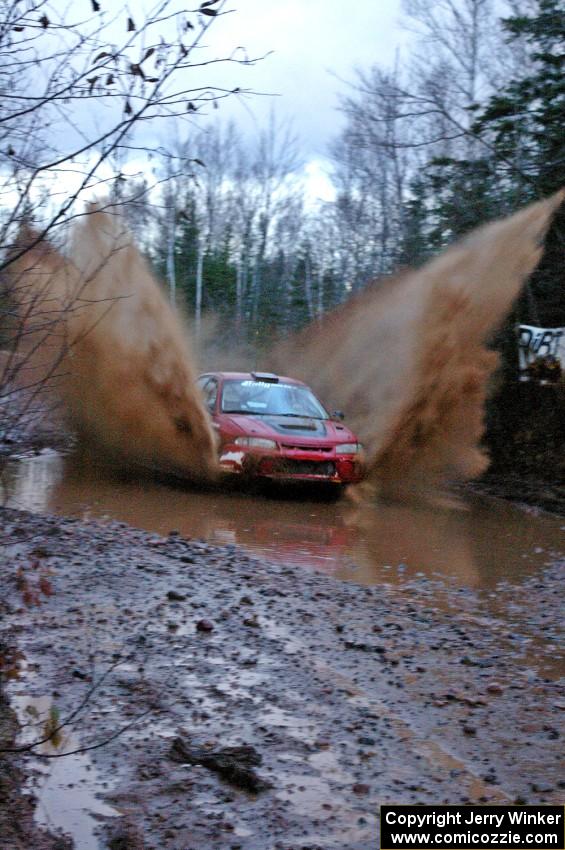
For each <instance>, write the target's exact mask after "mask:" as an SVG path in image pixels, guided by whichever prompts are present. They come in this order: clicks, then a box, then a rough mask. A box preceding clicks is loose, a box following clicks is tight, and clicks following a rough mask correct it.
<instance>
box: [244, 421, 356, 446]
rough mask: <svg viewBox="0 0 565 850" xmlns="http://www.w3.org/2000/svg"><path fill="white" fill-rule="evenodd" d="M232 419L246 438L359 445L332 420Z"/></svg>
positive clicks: (347, 430)
mask: <svg viewBox="0 0 565 850" xmlns="http://www.w3.org/2000/svg"><path fill="white" fill-rule="evenodd" d="M229 419H230V420H231V421H232V422H233V423H234V425H237V427H238V428H240V429H241V431H242V432H243V433H245V434H249V435H254V436H257V437H267V438H269V439H271V440H278V441H279V442H280V441H281V437H283V438H286V439H287V440H288V441H293V440H295V439H299V440H300V442H301V443H304V444H306V443H308V442H309V441H312V442H319V441H320V440H323V441H331V442H336V443H349V442H357V437H356V436H355V435H354V434H353V432H352V431H350V430H349V428H346V426H345V425H342V424H341V423H339V422H333V421H332V420H331V419H310V418H309V417H307V416H304V417H302V416H301V417H298V416H276V415H272V416H250V415H248V414H245V415H239V414H230V416H229Z"/></svg>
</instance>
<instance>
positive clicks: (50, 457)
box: [0, 451, 565, 591]
mask: <svg viewBox="0 0 565 850" xmlns="http://www.w3.org/2000/svg"><path fill="white" fill-rule="evenodd" d="M1 486H3V488H4V493H5V496H4V498H5V499H7V504H8V505H9V506H11V507H15V508H22V509H25V510H30V511H36V512H49V513H55V514H60V515H66V516H73V517H77V518H80V519H89V518H96V519H111V520H117V521H120V522H125V523H127V524H128V525H131V526H133V527H137V528H143V529H145V530H148V531H155V532H157V533H159V534H163V535H166V534H168V533H169V532H170V531H177V532H179V533H180V534H182V535H183V536H185V537H192V538H198V539H204V540H207V541H209V542H211V543H215V544H218V545H224V546H225V545H230V544H237V545H238V546H242V547H243V548H244V549H246V550H247V551H248V552H249V553H251V554H254V555H257V556H260V557H262V558H264V559H266V560H269V561H271V562H275V563H285V564H293V565H295V566H301V567H304V568H306V569H315V570H320V571H322V572H325V573H328V574H330V575H333V576H335V577H336V578H339V579H341V580H345V581H348V580H351V581H355V582H356V583H359V584H365V585H374V584H382V583H387V584H404V583H406V582H407V581H410V580H411V579H413V578H415V577H417V578H421V577H422V576H425V577H428V578H430V579H447V580H450V581H452V582H455V583H456V584H458V585H461V586H465V587H469V588H474V589H477V590H484V591H489V590H490V591H492V590H493V589H494V588H495V587H496V586H497V585H499V584H500V583H501V582H503V583H506V582H509V583H512V584H514V583H516V582H520V581H522V580H524V579H526V578H528V577H530V576H531V575H532V573H535V572H536V571H537V570H539V569H542V568H543V567H544V566H545V565H546V564H548V563H549V562H551V561H552V560H555V558H556V557H559V556H560V555H562V553H563V552H565V520H564V519H563V518H559V517H553V516H550V515H547V514H540V513H538V512H537V511H535V510H529V511H525V510H523V509H519V508H517V507H515V506H513V505H511V504H508V503H506V502H503V501H501V500H496V499H490V498H486V497H480V496H467V497H465V499H464V500H461V502H460V504H459V505H458V506H456V507H453V506H452V507H437V506H435V507H431V506H430V507H425V506H420V507H414V506H409V505H399V504H395V505H378V506H370V507H363V508H358V507H356V506H354V505H352V504H351V503H349V502H348V501H347V500H345V499H344V500H341V501H339V502H337V503H328V502H326V501H319V500H316V499H315V498H314V497H313V496H312V495H311V494H302V497H301V498H297V497H296V495H295V494H293V495H292V496H291V495H290V494H289V495H287V496H285V494H284V493H280V492H277V493H275V494H270V495H269V496H267V497H266V496H264V495H263V496H259V495H252V494H246V493H242V492H216V491H214V492H197V491H194V490H189V489H186V488H184V487H182V486H180V485H177V486H170V485H168V484H162V483H159V482H156V481H153V480H150V479H139V478H137V479H136V478H132V477H127V478H126V477H124V476H122V475H120V474H118V473H116V472H113V471H112V470H111V469H108V468H107V467H102V466H100V467H98V466H94V465H93V463H92V461H90V462H89V463H88V464H87V465H85V464H84V462H81V463H80V464H79V463H77V461H76V460H74V459H73V458H72V457H69V458H63V457H62V456H61V455H59V454H58V453H56V452H54V451H45V452H42V453H40V454H38V455H36V456H34V457H26V458H22V459H21V460H18V461H14V462H12V464H11V465H10V466H9V467H8V469H7V470H6V471H5V474H4V478H3V482H0V487H1ZM309 495H310V497H309ZM304 496H305V498H304Z"/></svg>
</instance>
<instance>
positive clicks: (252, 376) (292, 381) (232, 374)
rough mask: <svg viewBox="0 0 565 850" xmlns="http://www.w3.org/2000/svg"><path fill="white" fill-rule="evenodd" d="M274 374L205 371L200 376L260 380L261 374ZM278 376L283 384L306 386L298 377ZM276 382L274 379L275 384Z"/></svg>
mask: <svg viewBox="0 0 565 850" xmlns="http://www.w3.org/2000/svg"><path fill="white" fill-rule="evenodd" d="M266 374H269V375H270V374H272V373H270V372H269V373H267V372H260V371H257V372H204V373H203V374H202V375H200V376H199V377H201V378H203V377H204V376H205V375H206V376H210V378H219V379H220V380H222V381H225V380H230V381H260V380H261V375H266ZM276 377H277V378H278V382H277V383H281V384H296V385H297V386H306V385H305V384H304V383H303V382H302V381H298V380H297V379H296V378H289V377H287V376H286V375H276ZM274 383H275V382H274V381H273V384H274Z"/></svg>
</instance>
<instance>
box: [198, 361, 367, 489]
mask: <svg viewBox="0 0 565 850" xmlns="http://www.w3.org/2000/svg"><path fill="white" fill-rule="evenodd" d="M198 385H199V387H200V388H201V390H202V392H203V394H204V399H205V403H206V405H207V407H208V410H209V411H210V413H211V415H212V420H213V426H214V428H215V430H216V432H217V434H218V437H219V460H220V469H221V470H222V472H224V473H228V474H232V475H239V476H243V477H247V478H259V479H269V480H272V481H285V482H289V481H290V482H292V481H296V482H310V483H320V484H328V485H333V486H337V487H339V486H340V485H341V486H343V485H346V484H353V483H356V482H358V481H360V480H361V478H362V460H361V445H360V443H359V441H358V439H357V437H356V436H355V434H354V433H353V432H352V431H350V430H349V428H347V427H346V426H345V425H343V424H342V422H341V421H340V418H339V416H338V415H335V416H334V417H333V418H332V416H330V415H329V413H328V412H327V410H326V409H325V408H324V406H323V405H322V404H321V402H320V401H319V400H318V399H317V398H316V396H315V395H314V393H313V392H312V390H310V389H309V387H307V386H306V384H303V383H302V382H301V381H297V380H294V379H293V378H287V377H283V376H280V375H273V374H271V373H266V372H213V373H212V372H210V373H207V374H205V375H201V376H200V378H199V379H198Z"/></svg>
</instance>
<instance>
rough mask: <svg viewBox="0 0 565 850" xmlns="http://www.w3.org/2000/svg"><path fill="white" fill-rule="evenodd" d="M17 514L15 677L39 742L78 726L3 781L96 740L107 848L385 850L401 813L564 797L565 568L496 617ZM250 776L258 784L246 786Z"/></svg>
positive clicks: (11, 603)
mask: <svg viewBox="0 0 565 850" xmlns="http://www.w3.org/2000/svg"><path fill="white" fill-rule="evenodd" d="M0 523H1V525H0V527H1V532H0V541H1V543H2V547H1V550H0V580H1V581H2V587H3V594H2V602H1V605H2V615H3V616H2V622H1V626H0V640H1V641H2V645H3V647H4V651H3V654H2V655H1V656H0V658H1V661H2V667H3V681H4V685H5V686H6V688H7V692H8V695H9V696H10V699H11V700H12V702H13V703H14V705H15V706H17V705H18V704H19V705H20V706H21V705H22V704H23V701H25V699H28V700H30V699H37V700H40V699H44V698H47V699H48V702H49V705H50V709H49V712H48V717H45V716H42V715H40V716H36V714H34V713H33V712H31V713H30V712H29V711H28V714H27V715H26V716H24V717H23V722H24V723H27V724H28V728H27V729H25V728H24V729H23V730H22V731H21V732H20V738H19V740H24V739H25V740H28V741H29V740H38V738H39V737H42V736H43V737H45V732H46V729H49V727H48V726H46V722H47V721H48V720H49V719H50V722H51V727H50V730H51V731H52V728H53V725H55V726H57V725H60V724H61V723H63V724H64V723H65V720H66V719H68V718H69V717H72V721H71V722H70V723H68V724H65V725H64V728H63V729H62V730H60V733H59V734H58V737H57V740H56V741H55V745H54V746H51V749H50V751H49V752H46V751H45V749H44V754H43V757H41V756H38V755H37V750H38V748H34V749H33V750H32V751H31V752H28V753H4V755H3V760H2V769H3V770H14V771H16V770H24V771H26V773H27V774H28V775H30V776H31V780H30V785H29V787H30V788H31V787H33V784H34V781H39V778H38V776H36V772H37V771H39V770H40V769H41V766H42V764H44V763H45V761H46V759H45V755H58V756H60V755H61V753H63V752H67V751H69V748H70V750H71V751H72V750H74V749H81V748H83V749H84V748H88V747H92V749H90V750H88V759H89V767H88V769H89V770H90V771H91V773H92V782H91V785H92V792H93V793H96V794H98V795H102V797H103V801H104V804H105V805H110V806H113V807H115V810H116V811H115V817H109V816H106V815H100V814H99V815H98V816H97V818H96V821H95V822H94V827H93V829H94V832H95V834H96V836H97V840H98V842H99V846H100V847H109V848H118V847H119V848H121V850H128V848H129V849H130V850H134V848H144V850H152V848H154V850H157V848H159V850H161V848H167V850H196V848H199V850H200V849H201V848H210V850H212V848H214V850H224V848H225V850H237V848H245V850H295V848H302V850H306V848H311V850H313V848H324V850H330V848H344V847H347V848H350V850H369V848H376V847H377V846H378V838H377V836H378V812H379V806H380V805H382V804H386V803H408V804H410V803H444V802H445V803H458V802H466V803H488V802H492V803H495V802H496V803H498V802H528V803H537V802H547V803H561V802H562V801H563V797H564V793H565V792H564V779H565V775H564V772H563V762H562V754H563V735H564V734H565V724H564V718H565V682H564V681H563V679H562V678H559V675H560V673H561V672H562V670H563V666H562V663H561V666H560V663H559V652H560V649H561V648H562V631H561V629H562V587H563V579H564V573H565V564H564V563H563V562H558V561H555V562H553V563H552V564H550V565H548V567H547V569H546V570H545V572H544V573H542V574H538V575H536V576H535V577H532V579H531V581H529V580H528V581H526V582H525V583H524V584H522V585H521V586H520V587H519V588H515V587H514V586H513V584H512V582H511V581H509V582H508V583H507V584H504V585H501V586H500V587H499V588H497V590H496V594H497V614H496V615H495V614H494V613H493V611H492V608H491V606H490V601H489V598H488V595H486V596H485V595H484V594H483V595H482V594H481V593H479V592H475V591H472V590H469V589H466V588H460V587H457V586H456V585H455V584H449V583H441V582H440V581H437V582H434V581H431V580H429V579H426V578H425V577H422V578H416V579H414V580H412V581H410V582H407V583H406V584H405V585H403V586H402V587H392V586H381V587H361V586H357V585H355V584H343V583H339V582H337V581H335V580H333V579H332V578H329V577H326V576H324V575H320V574H314V573H309V572H305V571H302V570H301V569H300V568H295V567H285V566H280V565H278V566H277V565H269V564H265V563H263V562H260V561H258V560H256V559H253V558H251V557H248V556H246V555H245V554H243V553H242V552H241V551H240V550H238V549H237V548H236V547H234V546H225V547H216V546H211V545H209V544H207V543H205V542H203V541H198V540H187V539H184V538H182V537H181V536H180V535H178V534H176V533H174V532H171V534H170V535H168V536H167V537H160V536H158V535H155V534H148V533H145V532H141V531H137V530H134V529H132V528H129V527H128V526H125V525H123V524H120V523H115V522H114V523H108V524H104V523H101V522H90V523H89V522H86V523H85V522H79V521H77V520H70V519H61V518H56V517H46V516H34V515H31V514H28V513H24V512H18V511H12V510H7V509H4V510H0ZM501 610H507V612H508V617H506V616H501V614H500V611H501ZM509 622H511V623H512V626H511V627H509ZM8 647H11V649H10V650H8ZM20 719H21V720H22V717H21V718H20ZM71 733H72V734H71ZM26 735H27V737H26ZM2 737H3V747H4V748H6V746H8V747H10V743H9V741H10V736H9V735H3V736H2ZM179 739H180V740H181V741H182V742H183V747H184V751H185V752H188V753H189V754H191V755H190V758H188V759H187V761H185V762H183V761H182V759H181V760H179V759H178V758H175V757H173V756H174V753H175V747H174V746H173V744H174V742H175V741H176V740H179ZM6 742H8V743H7V744H6ZM12 748H13V747H12ZM177 750H178V747H177ZM199 752H200V753H203V755H202V758H201V760H200V761H201V763H200V764H199V763H198V761H199V760H198V757H197V756H198V753H199ZM33 753H36V754H35V755H33ZM226 753H227V756H226ZM195 754H196V755H195ZM238 754H239V756H238ZM242 754H247V756H246V757H247V758H248V762H245V759H244V762H241V761H240V762H238V761H237V759H238V758H243V756H242ZM250 754H251V756H250ZM177 755H178V753H177ZM218 755H219V757H220V759H222V758H223V759H224V761H225V758H226V757H227V758H229V759H232V760H233V759H235V762H233V761H232V762H230V763H229V770H228V771H227V772H225V771H224V773H222V772H221V771H220V772H218V770H216V769H214V768H211V765H213V764H214V763H217V761H218ZM251 757H252V760H251V761H249V758H251ZM65 758H67V759H69V760H71V759H73V758H75V756H66V757H65ZM69 764H71V765H72V762H70V761H69ZM246 769H247V770H252V772H253V776H254V777H255V778H256V779H257V783H256V785H255V786H252V787H254V788H255V792H256V793H252V792H251V791H249V790H246V789H245V788H244V787H242V786H241V783H238V782H237V781H233V777H234V776H238V775H239V776H241V771H242V770H246ZM230 771H231V773H230ZM1 775H2V774H0V776H1ZM69 775H70V776H71V779H70V780H69V784H71V785H72V782H73V781H72V769H71V774H69ZM34 776H35V780H34ZM94 776H95V777H96V781H94ZM230 777H231V779H230ZM81 781H82V780H81ZM0 787H1V786H0ZM58 793H59V799H60V808H61V809H64V807H65V800H66V798H67V794H70V790H68V789H67V788H66V787H64V786H63V785H61V787H60V788H59V789H58ZM20 805H22V806H24V805H25V806H27V807H28V809H29V808H30V806H31V804H30V803H29V802H26V800H25V799H24V800H23V801H20ZM30 828H31V827H30ZM75 838H76V835H75ZM18 840H20V839H19V838H18V836H12V837H10V836H9V837H8V843H7V844H5V845H4V844H3V845H2V850H12V848H14V850H16V848H18V850H19V848H21V847H25V846H26V845H25V844H21V843H17V842H18ZM53 840H54V839H49V838H47V837H46V838H45V841H46V842H49V841H51V844H49V843H45V845H44V846H45V848H49V850H52V848H53V850H54V848H55V847H56V844H54V843H53ZM10 842H11V843H10ZM29 846H34V847H35V846H37V847H38V848H39V847H41V845H40V844H39V843H37V844H35V843H31V844H30V845H29ZM61 846H62V845H61ZM76 846H77V847H80V850H83V846H87V845H86V844H84V845H82V846H81V845H80V844H76Z"/></svg>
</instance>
